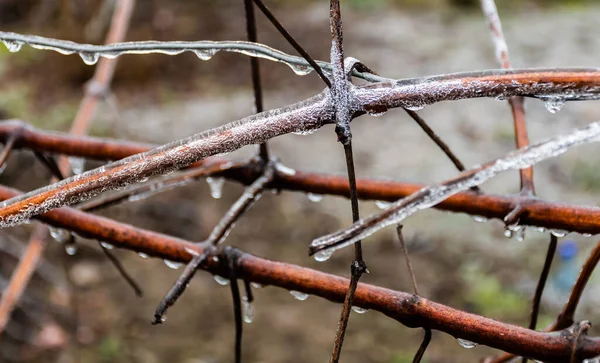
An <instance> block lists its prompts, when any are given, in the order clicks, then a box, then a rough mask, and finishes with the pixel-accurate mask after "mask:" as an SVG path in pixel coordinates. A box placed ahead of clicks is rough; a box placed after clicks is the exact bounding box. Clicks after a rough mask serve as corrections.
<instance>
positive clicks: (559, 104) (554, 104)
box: [544, 97, 565, 113]
mask: <svg viewBox="0 0 600 363" xmlns="http://www.w3.org/2000/svg"><path fill="white" fill-rule="evenodd" d="M544 106H546V110H548V112H550V113H557V112H558V111H560V110H562V108H563V107H564V106H565V100H564V99H563V98H560V97H552V98H548V99H546V100H545V101H544Z"/></svg>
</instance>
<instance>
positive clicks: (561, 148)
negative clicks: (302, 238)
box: [310, 122, 600, 254]
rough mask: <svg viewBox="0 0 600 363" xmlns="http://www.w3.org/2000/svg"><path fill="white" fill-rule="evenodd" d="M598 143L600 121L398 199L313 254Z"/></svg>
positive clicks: (317, 243)
mask: <svg viewBox="0 0 600 363" xmlns="http://www.w3.org/2000/svg"><path fill="white" fill-rule="evenodd" d="M598 141H600V122H595V123H592V124H590V125H588V126H587V127H584V128H580V129H576V130H575V131H573V132H571V133H569V134H566V135H561V136H556V137H554V138H551V139H549V140H547V141H544V142H541V143H539V144H536V145H534V146H530V147H527V148H524V149H521V150H517V151H514V152H512V153H510V154H508V155H507V156H506V157H503V158H500V159H497V160H495V161H492V162H489V163H487V164H485V165H483V166H481V167H478V168H476V169H472V170H469V171H466V172H464V173H461V174H460V175H459V176H457V177H456V178H454V179H450V180H448V181H446V182H443V183H441V184H437V185H433V186H429V187H425V188H423V189H421V190H419V191H418V192H416V193H413V194H411V195H409V196H408V197H405V198H403V199H400V200H398V201H397V202H395V203H393V204H392V205H391V206H390V207H389V208H387V209H385V210H384V211H382V212H381V213H378V214H375V215H373V216H370V217H368V218H365V219H362V220H360V221H358V222H356V223H354V224H353V225H352V226H350V227H349V228H347V229H345V230H342V231H339V232H335V233H332V234H330V235H327V236H323V237H320V238H317V239H315V240H314V241H313V242H312V243H311V245H310V252H311V254H315V253H322V252H325V251H327V252H333V251H335V250H337V249H340V248H342V247H345V246H348V245H352V244H354V243H355V242H356V241H359V240H362V239H364V238H366V237H368V236H370V235H371V234H373V233H375V232H377V231H379V230H380V229H382V228H384V227H387V226H389V225H392V224H398V223H400V222H402V221H403V220H404V219H405V218H407V217H408V216H410V215H412V214H414V213H416V212H418V211H420V210H423V209H427V208H429V207H432V206H434V205H436V204H438V203H440V202H442V201H444V200H445V199H447V198H449V197H451V196H452V195H454V194H456V193H459V192H462V191H465V190H467V189H469V188H471V187H474V186H477V185H479V184H481V183H483V182H485V181H486V180H488V179H490V178H492V177H494V176H495V175H497V174H498V173H501V172H503V171H506V170H511V169H522V168H526V167H529V166H532V165H534V164H536V163H538V162H540V161H542V160H544V159H548V158H551V157H554V156H557V155H560V154H562V153H564V152H565V151H567V150H569V149H570V148H572V147H574V146H577V145H582V144H585V143H590V142H598Z"/></svg>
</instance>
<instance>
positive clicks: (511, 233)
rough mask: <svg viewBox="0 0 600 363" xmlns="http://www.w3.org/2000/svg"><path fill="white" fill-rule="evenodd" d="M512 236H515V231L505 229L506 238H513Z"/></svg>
mask: <svg viewBox="0 0 600 363" xmlns="http://www.w3.org/2000/svg"><path fill="white" fill-rule="evenodd" d="M512 236H513V231H511V230H510V229H508V228H506V229H504V237H506V238H512Z"/></svg>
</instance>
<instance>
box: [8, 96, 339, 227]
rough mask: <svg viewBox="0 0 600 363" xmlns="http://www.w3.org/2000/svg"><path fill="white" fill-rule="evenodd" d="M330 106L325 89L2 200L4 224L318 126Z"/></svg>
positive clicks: (326, 117)
mask: <svg viewBox="0 0 600 363" xmlns="http://www.w3.org/2000/svg"><path fill="white" fill-rule="evenodd" d="M330 105H331V101H330V100H329V93H328V92H323V93H321V94H319V95H317V96H314V97H312V98H310V99H308V100H305V101H303V102H299V103H297V104H294V105H291V106H288V107H284V108H281V109H277V110H273V111H268V112H263V113H260V114H257V115H254V116H250V117H247V118H244V119H241V120H238V121H234V122H232V123H229V124H226V125H223V126H221V127H218V128H215V129H212V130H209V131H206V132H202V133H199V134H196V135H193V136H190V137H188V138H185V139H182V140H179V141H176V142H173V143H171V144H167V145H164V146H162V147H159V148H156V149H153V150H150V151H148V152H146V153H142V154H137V155H133V156H131V157H128V158H125V159H122V160H120V161H117V162H114V163H110V164H108V165H105V166H102V167H100V168H97V169H93V170H90V171H87V172H85V173H82V174H78V175H75V176H73V177H71V178H68V179H65V180H63V181H60V182H58V183H56V184H53V185H50V186H47V187H44V188H41V189H37V190H34V191H32V192H29V193H27V194H23V195H21V196H19V197H16V198H12V199H9V200H7V201H4V202H2V203H0V227H2V228H4V227H10V226H15V225H18V224H21V223H23V222H24V221H25V220H27V219H29V218H31V217H32V216H35V215H38V214H41V213H44V212H47V211H49V210H51V209H54V208H59V207H62V206H64V205H70V204H74V203H78V202H82V201H85V200H87V199H90V198H92V197H94V196H96V195H98V194H100V193H102V192H105V191H109V190H116V189H120V188H124V187H126V186H128V185H130V184H133V183H136V182H140V181H143V180H145V179H147V178H148V177H151V176H155V175H163V174H168V173H170V172H172V171H174V170H177V169H180V168H183V167H185V166H188V165H190V164H192V163H194V162H196V161H198V160H201V159H203V158H205V157H208V156H212V155H217V154H223V153H227V152H231V151H234V150H237V149H239V148H241V147H242V146H246V145H250V144H258V143H261V142H264V141H267V140H269V139H271V138H273V137H275V136H279V135H283V134H287V133H291V132H297V131H305V130H310V129H315V128H319V127H321V126H323V125H324V124H325V123H327V122H330V120H331V119H332V117H333V110H332V109H331V106H330Z"/></svg>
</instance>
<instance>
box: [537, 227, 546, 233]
mask: <svg viewBox="0 0 600 363" xmlns="http://www.w3.org/2000/svg"><path fill="white" fill-rule="evenodd" d="M535 230H536V231H538V232H540V233H545V232H546V228H544V227H535Z"/></svg>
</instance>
